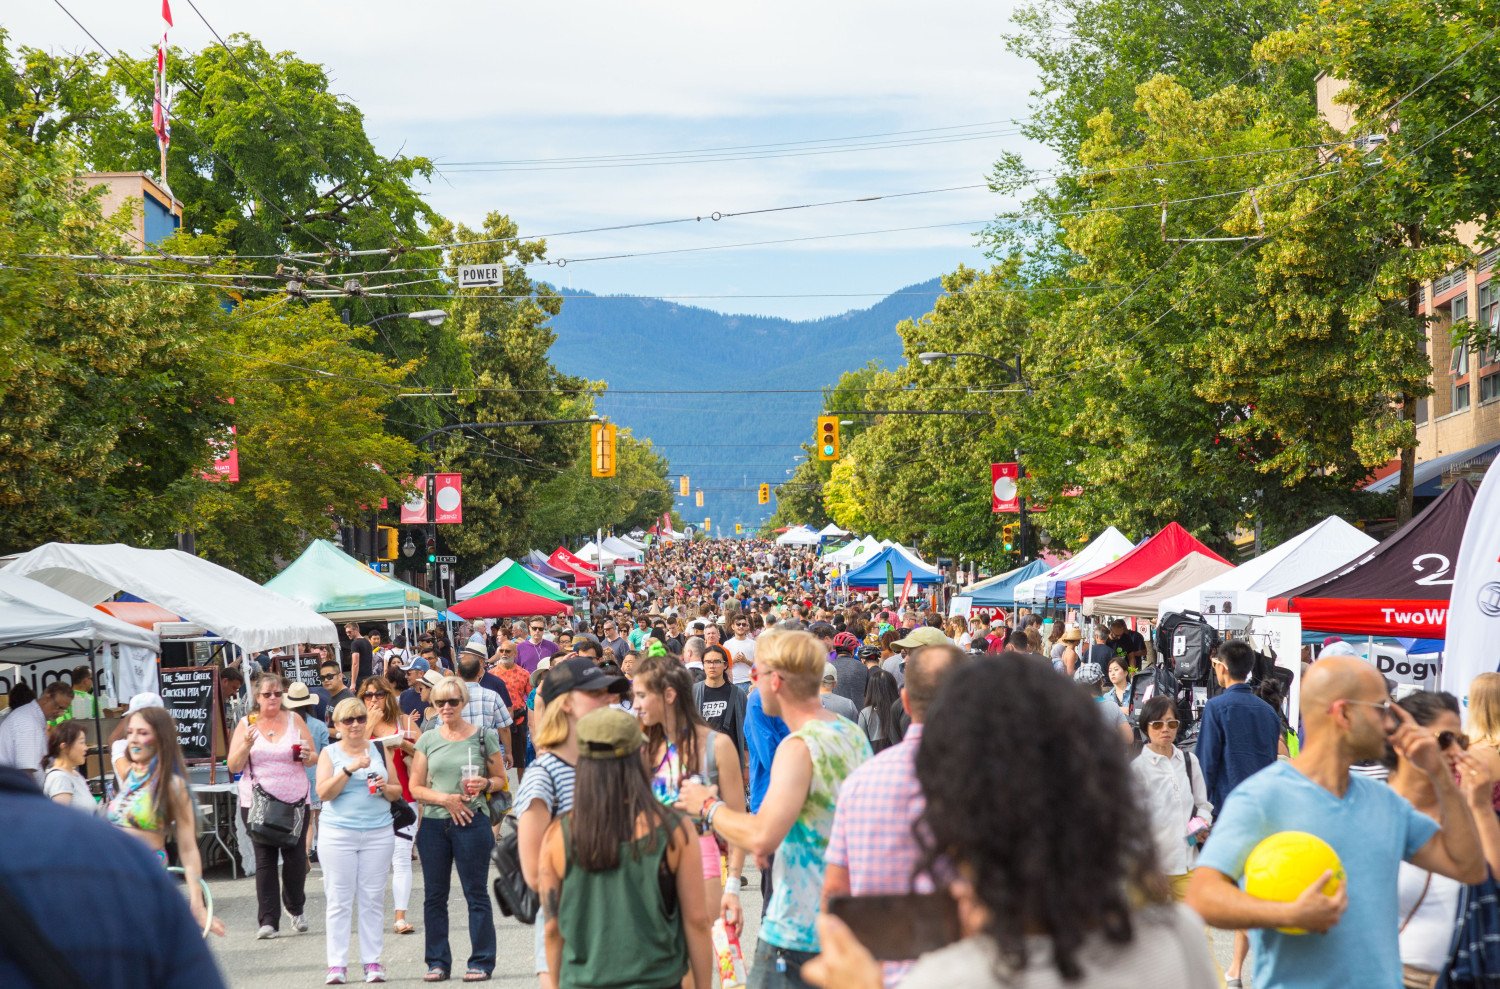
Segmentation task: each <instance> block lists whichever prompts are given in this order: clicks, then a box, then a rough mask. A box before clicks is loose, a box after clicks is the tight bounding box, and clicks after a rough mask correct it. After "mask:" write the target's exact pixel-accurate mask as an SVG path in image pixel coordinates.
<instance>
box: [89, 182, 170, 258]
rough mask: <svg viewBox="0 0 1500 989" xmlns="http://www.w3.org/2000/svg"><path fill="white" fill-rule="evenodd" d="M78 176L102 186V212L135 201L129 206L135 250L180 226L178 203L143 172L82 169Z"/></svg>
mask: <svg viewBox="0 0 1500 989" xmlns="http://www.w3.org/2000/svg"><path fill="white" fill-rule="evenodd" d="M79 178H80V179H82V180H83V181H84V183H86V184H87V185H89V186H91V187H97V186H103V187H104V198H103V199H102V200H101V201H100V204H99V205H100V208H101V209H102V210H103V212H104V215H105V216H110V215H112V214H113V213H114V212H115V211H116V210H118V209H119V208H120V207H121V206H124V205H125V204H126V203H127V202H131V200H135V201H136V202H135V203H132V209H131V216H132V227H131V229H132V232H133V233H134V234H135V238H134V240H132V246H133V247H134V248H135V249H136V250H140V249H141V248H142V247H147V246H155V245H156V244H159V243H161V241H163V240H165V239H166V238H167V237H169V236H171V235H172V234H173V233H175V232H176V231H177V229H178V228H179V227H181V226H182V204H181V203H179V202H178V201H177V200H176V199H173V198H172V195H171V193H169V192H168V191H167V190H166V189H163V188H162V187H161V186H160V185H158V184H157V183H156V180H155V179H153V178H151V176H149V175H147V174H146V173H145V172H85V173H83V174H82V175H80V176H79Z"/></svg>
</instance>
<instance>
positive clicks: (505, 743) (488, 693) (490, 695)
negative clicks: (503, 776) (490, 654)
mask: <svg viewBox="0 0 1500 989" xmlns="http://www.w3.org/2000/svg"><path fill="white" fill-rule="evenodd" d="M483 649H484V644H483V641H482V640H481V642H480V643H479V644H478V645H475V643H474V641H473V640H472V639H471V640H470V642H469V644H468V645H466V646H464V649H463V652H461V653H459V654H458V675H459V677H460V678H461V679H462V680H463V681H464V686H465V687H466V688H468V691H469V703H467V704H465V705H464V720H465V721H467V722H468V723H469V724H471V725H474V726H475V727H477V728H478V729H479V730H480V731H484V730H485V729H487V728H493V729H495V734H496V735H498V736H499V738H500V751H501V752H503V753H504V754H505V765H506V767H507V768H509V767H510V766H511V765H512V762H511V754H510V752H511V749H510V726H511V725H512V724H514V723H515V719H514V718H512V717H511V715H510V705H509V704H507V703H506V702H505V698H503V697H501V696H500V695H499V694H497V693H495V692H494V691H493V690H491V689H490V688H488V687H486V686H483V685H482V684H480V682H479V678H480V677H481V676H483V675H484V661H485V658H486V657H485V656H484V654H483V652H482V650H483Z"/></svg>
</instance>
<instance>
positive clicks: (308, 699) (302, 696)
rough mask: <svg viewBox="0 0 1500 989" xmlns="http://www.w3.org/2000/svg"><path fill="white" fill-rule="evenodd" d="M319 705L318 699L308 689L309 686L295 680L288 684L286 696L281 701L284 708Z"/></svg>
mask: <svg viewBox="0 0 1500 989" xmlns="http://www.w3.org/2000/svg"><path fill="white" fill-rule="evenodd" d="M316 703H318V699H317V698H316V697H314V696H313V695H312V691H310V690H308V689H307V684H305V683H303V682H302V681H301V680H293V681H292V682H291V683H289V684H287V688H286V696H285V697H283V698H282V699H281V706H282V707H307V706H308V705H309V704H316Z"/></svg>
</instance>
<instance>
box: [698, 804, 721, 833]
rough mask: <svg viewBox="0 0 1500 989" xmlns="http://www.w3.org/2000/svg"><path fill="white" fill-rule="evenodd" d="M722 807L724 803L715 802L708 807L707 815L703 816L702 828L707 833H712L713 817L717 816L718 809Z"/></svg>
mask: <svg viewBox="0 0 1500 989" xmlns="http://www.w3.org/2000/svg"><path fill="white" fill-rule="evenodd" d="M723 806H724V801H722V800H715V801H714V805H713V806H712V807H710V808H709V809H708V813H707V814H705V815H704V816H703V826H704V827H705V828H707V829H708V830H709V831H712V830H713V829H714V815H715V814H717V813H718V812H719V808H720V807H723Z"/></svg>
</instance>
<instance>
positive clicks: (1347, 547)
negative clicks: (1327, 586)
mask: <svg viewBox="0 0 1500 989" xmlns="http://www.w3.org/2000/svg"><path fill="white" fill-rule="evenodd" d="M1375 545H1376V541H1375V540H1374V539H1372V538H1370V537H1369V536H1367V535H1365V534H1364V533H1363V532H1361V531H1360V530H1359V529H1356V528H1355V527H1354V526H1352V525H1350V524H1349V523H1348V522H1345V521H1344V520H1343V519H1341V518H1339V517H1338V516H1337V515H1330V516H1328V518H1326V519H1324V520H1323V521H1321V522H1319V523H1318V524H1317V525H1315V526H1313V527H1312V528H1311V529H1308V530H1307V531H1306V532H1301V533H1298V534H1297V535H1295V536H1293V537H1292V538H1291V539H1288V540H1287V541H1286V542H1284V543H1282V544H1281V545H1280V546H1277V547H1276V548H1275V549H1271V550H1267V551H1266V552H1264V553H1262V554H1261V555H1259V556H1257V557H1256V558H1255V559H1253V560H1251V561H1249V562H1248V563H1245V564H1243V565H1242V566H1239V567H1236V568H1235V569H1233V570H1231V571H1229V572H1228V573H1224V574H1220V575H1218V576H1217V577H1214V578H1212V579H1210V580H1207V581H1204V582H1203V583H1201V584H1198V585H1197V586H1195V587H1191V588H1189V589H1187V590H1185V591H1182V592H1181V593H1178V594H1173V595H1172V596H1171V597H1168V598H1166V599H1165V600H1163V601H1162V602H1161V604H1160V605H1159V606H1158V614H1162V615H1164V614H1166V613H1167V612H1169V611H1197V610H1199V607H1200V602H1201V594H1202V593H1203V592H1204V591H1207V592H1209V593H1230V592H1234V591H1240V592H1249V593H1252V594H1259V595H1264V596H1265V597H1276V596H1277V595H1279V594H1280V593H1281V592H1283V591H1289V590H1291V589H1292V588H1294V587H1301V586H1302V585H1303V584H1305V583H1307V582H1308V581H1310V580H1313V579H1315V578H1317V577H1321V576H1323V575H1324V574H1326V573H1332V572H1333V571H1335V570H1338V569H1339V568H1341V567H1343V566H1344V565H1345V564H1348V563H1352V562H1353V561H1354V560H1355V559H1357V558H1358V557H1359V556H1361V555H1362V554H1364V553H1366V552H1368V551H1369V550H1370V549H1371V548H1372V547H1374V546H1375ZM1262 604H1264V602H1262Z"/></svg>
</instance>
